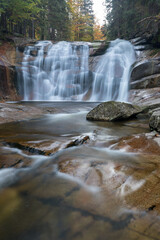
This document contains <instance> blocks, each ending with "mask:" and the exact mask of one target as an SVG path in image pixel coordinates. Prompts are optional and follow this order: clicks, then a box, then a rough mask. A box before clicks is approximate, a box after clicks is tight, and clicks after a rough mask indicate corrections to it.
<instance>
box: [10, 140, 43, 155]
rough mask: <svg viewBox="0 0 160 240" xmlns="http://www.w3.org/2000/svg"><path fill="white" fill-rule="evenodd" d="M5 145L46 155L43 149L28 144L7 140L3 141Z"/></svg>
mask: <svg viewBox="0 0 160 240" xmlns="http://www.w3.org/2000/svg"><path fill="white" fill-rule="evenodd" d="M5 145H7V146H10V147H12V148H18V149H20V150H24V151H26V152H28V153H31V154H39V155H47V154H46V152H45V151H42V150H39V149H36V148H33V147H28V146H25V145H22V144H20V143H16V142H7V143H5Z"/></svg>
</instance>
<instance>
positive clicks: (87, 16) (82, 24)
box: [68, 0, 93, 41]
mask: <svg viewBox="0 0 160 240" xmlns="http://www.w3.org/2000/svg"><path fill="white" fill-rule="evenodd" d="M87 4H89V3H87V1H86V2H84V0H68V7H69V12H70V23H71V24H70V26H71V40H72V41H92V40H93V16H92V15H91V12H92V11H91V7H92V5H87ZM88 6H90V7H89V8H88ZM89 9H90V10H89Z"/></svg>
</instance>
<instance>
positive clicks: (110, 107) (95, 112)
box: [86, 101, 142, 122]
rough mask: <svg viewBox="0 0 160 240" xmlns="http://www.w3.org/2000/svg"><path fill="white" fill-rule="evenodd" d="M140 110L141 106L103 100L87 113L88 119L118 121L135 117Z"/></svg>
mask: <svg viewBox="0 0 160 240" xmlns="http://www.w3.org/2000/svg"><path fill="white" fill-rule="evenodd" d="M141 112H142V108H140V107H139V106H136V105H132V104H129V103H124V102H114V101H109V102H104V103H101V104H99V105H98V106H97V107H95V108H93V109H92V110H91V111H90V112H89V113H88V114H87V117H86V118H87V120H90V121H108V122H111V121H118V120H125V119H129V118H132V117H135V116H136V115H137V114H138V113H141Z"/></svg>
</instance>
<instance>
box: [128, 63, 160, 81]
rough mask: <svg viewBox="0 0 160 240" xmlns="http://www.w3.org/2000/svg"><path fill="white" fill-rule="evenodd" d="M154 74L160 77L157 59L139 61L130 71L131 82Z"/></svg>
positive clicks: (159, 64) (159, 66) (159, 65)
mask: <svg viewBox="0 0 160 240" xmlns="http://www.w3.org/2000/svg"><path fill="white" fill-rule="evenodd" d="M155 74H159V75H160V60H159V59H150V60H147V61H140V62H138V63H137V64H135V65H134V67H133V69H132V72H131V82H134V81H137V80H140V79H142V78H145V77H148V76H151V75H155Z"/></svg>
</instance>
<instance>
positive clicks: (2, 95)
mask: <svg viewBox="0 0 160 240" xmlns="http://www.w3.org/2000/svg"><path fill="white" fill-rule="evenodd" d="M15 66H16V47H15V45H14V44H13V43H8V42H5V43H3V44H2V45H1V46H0V100H1V101H3V100H13V101H15V100H18V99H19V97H18V93H17V89H16V70H15Z"/></svg>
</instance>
